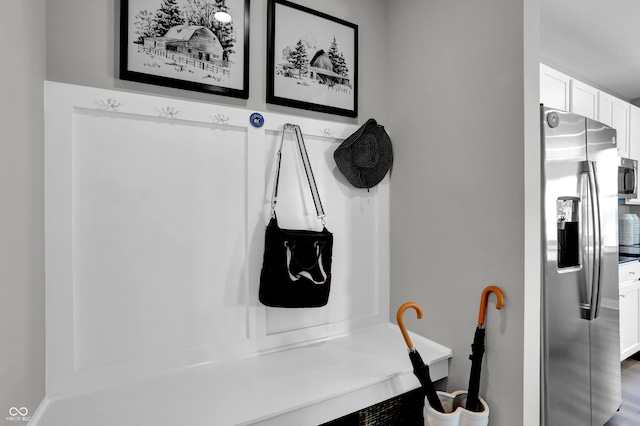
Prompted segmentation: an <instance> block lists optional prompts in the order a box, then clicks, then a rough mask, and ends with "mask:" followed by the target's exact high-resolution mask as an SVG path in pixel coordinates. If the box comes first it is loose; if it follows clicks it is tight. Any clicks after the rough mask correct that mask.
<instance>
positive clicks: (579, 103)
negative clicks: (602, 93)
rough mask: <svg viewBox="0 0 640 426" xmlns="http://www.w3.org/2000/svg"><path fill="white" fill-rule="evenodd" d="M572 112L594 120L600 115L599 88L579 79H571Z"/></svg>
mask: <svg viewBox="0 0 640 426" xmlns="http://www.w3.org/2000/svg"><path fill="white" fill-rule="evenodd" d="M571 112H573V113H576V114H580V115H584V116H585V117H589V118H591V119H593V120H597V118H596V117H597V116H598V89H596V88H595V87H591V86H589V85H588V84H584V83H582V82H580V81H578V80H574V79H572V80H571Z"/></svg>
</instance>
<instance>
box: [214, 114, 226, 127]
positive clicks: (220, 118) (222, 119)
mask: <svg viewBox="0 0 640 426" xmlns="http://www.w3.org/2000/svg"><path fill="white" fill-rule="evenodd" d="M229 118H230V117H227V116H226V115H224V114H220V113H218V114H216V115H214V116H213V122H214V123H216V124H222V125H226V124H228V123H227V121H229Z"/></svg>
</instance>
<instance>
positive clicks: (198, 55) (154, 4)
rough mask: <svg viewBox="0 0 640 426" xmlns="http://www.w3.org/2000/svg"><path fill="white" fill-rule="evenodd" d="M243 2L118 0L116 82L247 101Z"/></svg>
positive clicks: (246, 10)
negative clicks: (194, 91)
mask: <svg viewBox="0 0 640 426" xmlns="http://www.w3.org/2000/svg"><path fill="white" fill-rule="evenodd" d="M248 8H249V1H248V0H123V1H122V5H121V16H122V19H121V40H120V42H121V58H120V67H121V77H122V78H123V79H127V80H134V81H139V82H146V83H152V84H159V85H163V86H171V87H177V88H182V89H189V90H197V91H202V92H209V93H215V94H221V95H227V96H234V97H240V98H245V99H246V98H247V97H248V73H247V70H248V50H249V46H248V40H249V37H248V32H249V29H248V21H246V16H248Z"/></svg>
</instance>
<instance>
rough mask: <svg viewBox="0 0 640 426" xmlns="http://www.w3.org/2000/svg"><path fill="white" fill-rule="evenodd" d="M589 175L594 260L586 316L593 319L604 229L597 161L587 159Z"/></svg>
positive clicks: (598, 290)
mask: <svg viewBox="0 0 640 426" xmlns="http://www.w3.org/2000/svg"><path fill="white" fill-rule="evenodd" d="M586 163H587V176H588V185H587V187H588V196H587V199H588V203H589V206H588V213H589V214H590V216H591V220H590V222H591V223H590V228H591V229H590V231H591V232H592V235H593V251H592V256H591V258H592V261H591V262H590V266H591V270H590V271H587V274H588V275H590V278H591V286H590V287H591V288H590V289H591V294H590V296H589V298H588V299H589V304H588V306H587V307H586V308H587V309H586V312H585V314H586V315H585V316H586V318H585V319H587V320H589V321H591V320H594V319H596V318H598V316H599V310H600V309H599V308H600V298H601V294H600V284H601V281H602V268H601V266H602V260H603V250H602V229H601V226H600V190H599V186H598V177H597V173H596V162H595V161H587V162H586ZM588 222H589V221H588Z"/></svg>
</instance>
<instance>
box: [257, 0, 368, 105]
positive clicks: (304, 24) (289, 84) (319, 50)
mask: <svg viewBox="0 0 640 426" xmlns="http://www.w3.org/2000/svg"><path fill="white" fill-rule="evenodd" d="M267 33H268V34H267V36H268V37H267V102H268V103H271V104H278V105H284V106H290V107H296V108H303V109H308V110H312V111H319V112H326V113H330V114H337V115H344V116H347V117H357V116H358V26H357V25H355V24H352V23H350V22H347V21H344V20H342V19H338V18H335V17H333V16H329V15H327V14H324V13H321V12H318V11H316V10H312V9H309V8H307V7H303V6H300V5H298V4H295V3H291V2H288V1H286V0H269V4H268V12H267Z"/></svg>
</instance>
